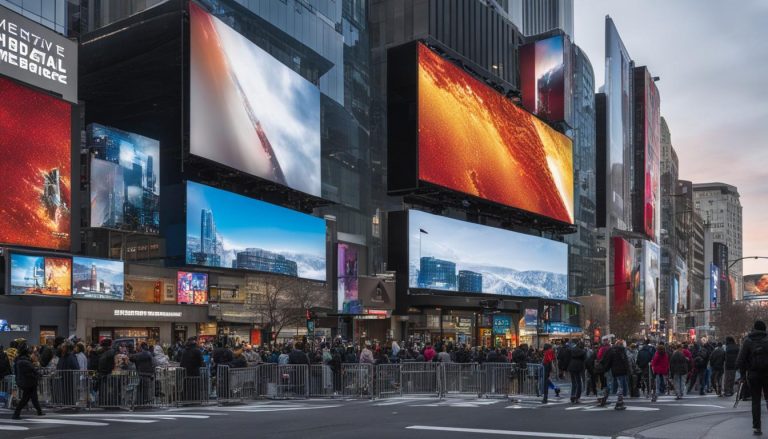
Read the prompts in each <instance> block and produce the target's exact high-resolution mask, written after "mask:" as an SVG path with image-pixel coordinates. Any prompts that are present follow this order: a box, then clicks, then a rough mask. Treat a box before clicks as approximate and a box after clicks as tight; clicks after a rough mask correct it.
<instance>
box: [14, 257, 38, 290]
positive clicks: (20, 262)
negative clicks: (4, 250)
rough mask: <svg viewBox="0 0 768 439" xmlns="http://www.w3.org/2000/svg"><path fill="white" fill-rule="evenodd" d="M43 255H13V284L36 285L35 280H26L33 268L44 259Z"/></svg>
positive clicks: (19, 285)
mask: <svg viewBox="0 0 768 439" xmlns="http://www.w3.org/2000/svg"><path fill="white" fill-rule="evenodd" d="M44 259H45V258H44V257H42V256H29V255H20V254H12V255H11V285H13V286H17V287H23V286H34V281H32V280H26V279H25V278H26V277H30V275H31V274H32V268H34V266H35V263H36V262H37V261H38V260H44Z"/></svg>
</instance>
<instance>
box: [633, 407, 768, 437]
mask: <svg viewBox="0 0 768 439" xmlns="http://www.w3.org/2000/svg"><path fill="white" fill-rule="evenodd" d="M763 428H764V429H766V428H768V416H766V415H765V414H763ZM623 434H625V435H628V436H630V437H635V438H640V439H732V438H734V439H735V438H739V439H744V438H746V437H753V436H752V415H751V414H750V409H749V408H746V407H744V408H742V407H739V409H737V410H728V411H726V412H722V413H709V414H704V415H702V414H699V415H695V416H686V417H680V418H677V419H671V420H667V421H665V422H664V423H659V424H653V425H650V426H645V427H641V429H636V430H633V431H626V432H623Z"/></svg>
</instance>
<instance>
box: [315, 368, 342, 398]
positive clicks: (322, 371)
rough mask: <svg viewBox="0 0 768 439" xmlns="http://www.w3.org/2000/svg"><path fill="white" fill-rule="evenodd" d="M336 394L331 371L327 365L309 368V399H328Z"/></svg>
mask: <svg viewBox="0 0 768 439" xmlns="http://www.w3.org/2000/svg"><path fill="white" fill-rule="evenodd" d="M335 394H336V392H335V391H334V386H333V369H332V368H331V366H329V365H327V364H311V365H310V366H309V397H310V398H329V397H333V396H334V395H335Z"/></svg>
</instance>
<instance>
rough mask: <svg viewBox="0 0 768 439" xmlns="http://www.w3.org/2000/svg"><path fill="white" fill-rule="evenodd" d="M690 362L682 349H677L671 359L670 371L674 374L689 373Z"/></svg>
mask: <svg viewBox="0 0 768 439" xmlns="http://www.w3.org/2000/svg"><path fill="white" fill-rule="evenodd" d="M689 366H690V363H689V362H688V358H686V357H685V355H684V354H683V352H682V351H679V350H678V351H675V352H674V353H673V354H672V358H670V360H669V372H670V373H671V374H672V375H673V376H674V375H688V368H689Z"/></svg>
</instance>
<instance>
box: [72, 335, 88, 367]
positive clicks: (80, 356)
mask: <svg viewBox="0 0 768 439" xmlns="http://www.w3.org/2000/svg"><path fill="white" fill-rule="evenodd" d="M75 358H77V365H78V367H79V369H80V370H88V357H86V356H85V344H84V343H83V342H82V341H81V342H78V343H77V344H76V345H75Z"/></svg>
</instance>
